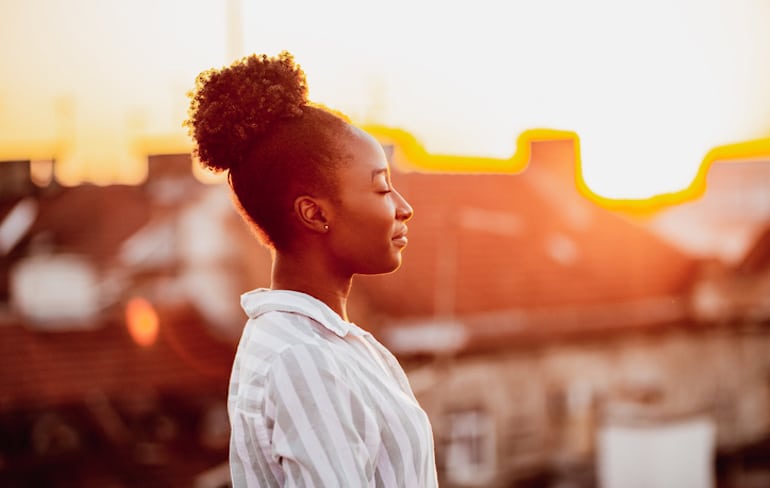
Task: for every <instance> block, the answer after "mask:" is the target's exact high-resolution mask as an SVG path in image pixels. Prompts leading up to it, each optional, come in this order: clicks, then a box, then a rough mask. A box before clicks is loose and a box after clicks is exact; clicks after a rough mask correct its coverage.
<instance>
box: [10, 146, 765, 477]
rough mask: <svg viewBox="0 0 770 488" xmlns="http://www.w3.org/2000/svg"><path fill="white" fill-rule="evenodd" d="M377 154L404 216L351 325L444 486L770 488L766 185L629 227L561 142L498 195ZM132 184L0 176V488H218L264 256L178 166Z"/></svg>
mask: <svg viewBox="0 0 770 488" xmlns="http://www.w3.org/2000/svg"><path fill="white" fill-rule="evenodd" d="M375 133H376V132H375ZM382 143H383V146H384V147H385V148H386V150H387V153H388V154H389V155H390V159H391V162H392V165H393V168H394V173H393V181H394V184H395V185H396V186H397V187H398V188H399V189H400V190H401V192H402V193H403V194H404V195H405V196H406V198H407V199H408V200H409V201H410V202H411V204H412V205H413V207H414V208H415V209H416V216H415V218H414V219H413V220H412V221H411V222H410V245H409V247H408V249H407V250H406V251H405V259H404V265H403V266H402V268H401V269H400V270H399V271H398V272H397V273H395V274H392V275H384V276H372V277H357V278H356V279H355V283H354V290H353V295H352V297H351V304H350V307H351V316H352V318H353V320H354V321H356V322H357V323H359V324H360V325H362V326H364V327H366V328H368V329H370V330H371V331H372V332H373V333H374V334H375V335H376V336H377V337H378V338H380V340H381V341H382V342H383V343H385V345H387V346H388V347H389V348H390V349H391V350H392V351H393V352H394V353H395V354H396V355H397V356H398V357H399V359H400V360H401V361H402V363H403V364H404V366H405V368H406V370H407V372H408V375H409V377H410V380H411V382H412V385H413V388H414V389H415V392H416V394H417V396H418V397H419V400H420V401H421V403H422V404H423V405H424V408H425V409H426V410H427V412H428V413H429V415H430V417H431V421H432V423H433V426H434V429H435V440H436V451H437V460H438V469H439V476H440V478H441V482H442V486H448V487H463V486H484V487H497V486H501V487H502V486H514V487H516V486H523V487H530V486H538V487H540V486H542V487H591V486H607V487H628V486H681V487H698V486H703V487H706V486H719V487H747V488H748V487H760V486H768V483H770V192H768V188H770V160H755V161H733V162H724V163H718V164H715V165H714V166H713V167H712V168H711V169H710V171H709V172H708V178H707V180H708V190H707V191H706V193H705V194H704V195H702V197H701V198H699V199H695V200H692V201H688V202H683V203H680V204H676V205H672V206H669V207H666V208H661V209H658V210H657V211H656V212H654V213H647V214H644V215H641V216H640V215H629V214H623V213H620V212H618V211H610V210H608V209H606V208H604V207H602V206H601V205H599V204H597V203H596V202H594V201H592V200H590V199H587V198H586V197H585V196H584V195H582V194H581V193H580V192H579V191H578V190H577V188H576V173H575V171H576V163H575V154H576V153H575V145H574V142H573V141H572V140H563V141H553V140H552V141H543V142H532V143H531V151H530V160H529V163H528V165H527V166H526V168H525V169H524V170H523V171H521V172H519V173H515V174H451V173H441V172H414V171H403V170H399V168H404V167H408V166H409V164H408V163H409V162H408V161H405V160H404V158H405V153H404V151H403V150H402V149H401V148H400V147H399V146H398V145H397V144H395V143H393V141H392V140H388V139H387V138H385V139H383V140H382ZM147 165H148V171H147V173H148V177H147V179H146V181H145V182H144V183H142V184H140V185H106V186H96V185H91V184H82V185H78V186H72V187H64V186H61V185H59V184H58V183H57V180H56V177H55V173H56V168H55V163H53V162H51V161H29V160H27V161H24V160H20V161H5V162H2V163H0V254H1V255H2V261H1V262H2V266H0V485H2V486H94V487H96V486H99V487H102V486H116V487H117V486H197V487H223V486H228V482H229V481H228V479H229V475H228V472H227V462H226V461H227V440H228V433H229V432H228V423H227V415H226V407H225V397H226V385H227V378H228V373H229V367H230V362H231V360H232V357H233V354H234V348H235V344H236V341H237V340H238V337H239V333H240V330H241V327H242V325H243V323H244V318H245V317H244V316H243V313H242V312H241V311H240V309H239V306H238V295H239V293H241V292H242V291H245V290H247V289H250V288H254V287H257V286H267V285H269V269H270V256H269V254H268V252H267V251H266V250H265V249H263V248H261V247H260V246H259V245H258V244H257V242H256V241H255V240H254V238H253V237H252V236H251V235H250V233H249V231H248V230H247V229H246V227H245V225H244V224H242V223H241V222H240V220H239V217H238V216H237V214H236V213H235V211H234V209H233V208H232V205H231V202H230V199H229V196H228V193H227V186H226V185H225V184H222V183H215V184H204V183H201V182H200V181H199V180H198V179H196V178H195V177H194V176H193V173H192V165H193V163H192V161H191V158H190V156H189V154H155V155H151V156H149V157H148V158H147ZM41 174H42V175H46V174H47V175H48V177H47V178H41V176H40V175H41Z"/></svg>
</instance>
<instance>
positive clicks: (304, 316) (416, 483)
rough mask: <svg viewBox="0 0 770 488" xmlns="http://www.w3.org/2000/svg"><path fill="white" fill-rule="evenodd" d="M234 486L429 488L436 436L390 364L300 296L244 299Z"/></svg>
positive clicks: (378, 347)
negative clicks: (246, 317)
mask: <svg viewBox="0 0 770 488" xmlns="http://www.w3.org/2000/svg"><path fill="white" fill-rule="evenodd" d="M241 305H242V306H243V308H244V310H245V311H246V314H247V315H248V316H249V320H248V321H247V323H246V327H245V328H244V331H243V334H242V336H241V340H240V343H239V345H238V351H237V353H236V356H235V361H234V364H233V370H232V373H231V378H230V389H229V393H228V413H229V416H230V426H231V429H232V432H231V436H230V471H231V475H232V481H233V486H234V487H236V488H237V487H263V486H264V487H281V486H303V487H366V486H371V487H410V488H411V487H428V488H430V487H435V486H437V484H438V483H437V479H436V468H435V460H434V447H433V435H432V432H431V426H430V423H429V421H428V417H427V415H426V414H425V412H424V411H423V410H422V408H420V406H419V404H418V403H417V400H416V399H415V397H414V394H413V393H412V391H411V388H410V387H409V382H408V380H407V378H406V375H405V374H404V371H403V370H402V369H401V366H400V365H399V364H398V361H396V359H395V357H393V355H392V354H391V353H390V352H389V351H388V350H387V349H386V348H385V347H384V346H382V344H380V343H379V342H377V340H376V339H375V338H374V337H373V336H372V335H371V334H369V333H368V332H366V331H364V330H363V329H361V328H359V327H358V326H356V325H355V324H352V323H350V322H345V321H344V320H342V319H341V318H340V317H339V315H337V314H336V313H334V311H332V310H331V309H330V308H329V307H328V306H326V305H325V304H324V303H323V302H320V301H319V300H317V299H315V298H313V297H311V296H309V295H306V294H304V293H299V292H294V291H287V290H266V289H258V290H254V291H251V292H248V293H245V294H244V295H243V296H242V297H241Z"/></svg>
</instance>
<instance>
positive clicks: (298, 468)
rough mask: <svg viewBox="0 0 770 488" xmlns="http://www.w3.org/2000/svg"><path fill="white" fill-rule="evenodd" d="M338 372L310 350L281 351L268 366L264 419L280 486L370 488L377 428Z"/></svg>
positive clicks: (321, 353) (325, 355) (326, 357)
mask: <svg viewBox="0 0 770 488" xmlns="http://www.w3.org/2000/svg"><path fill="white" fill-rule="evenodd" d="M342 368H343V366H342V365H340V364H339V362H338V361H337V360H336V359H335V358H334V357H333V356H332V354H331V353H330V352H329V351H328V350H324V349H322V348H321V347H318V346H316V347H313V346H310V345H300V346H293V347H291V348H289V349H287V350H285V351H283V352H282V353H281V354H280V355H279V356H278V357H277V358H276V361H275V362H274V364H273V367H272V369H271V372H270V375H269V377H268V381H267V387H266V396H265V401H266V406H265V413H266V417H267V419H268V427H269V428H270V427H271V434H270V436H271V442H272V449H273V455H274V456H275V459H276V460H277V461H278V463H279V464H280V466H281V468H282V470H283V473H284V476H285V478H284V483H285V486H303V487H309V486H324V487H335V486H340V487H342V486H346V487H348V486H361V487H365V486H374V472H375V467H376V454H377V449H378V443H379V435H378V429H377V424H376V422H375V420H374V417H373V414H372V412H371V409H367V408H366V407H365V405H364V402H362V401H361V398H360V389H358V388H356V387H355V386H351V385H348V384H347V382H346V381H345V379H344V371H343V369H342ZM271 424H272V425H271Z"/></svg>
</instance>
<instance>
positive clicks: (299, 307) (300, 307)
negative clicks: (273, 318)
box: [241, 288, 366, 337]
mask: <svg viewBox="0 0 770 488" xmlns="http://www.w3.org/2000/svg"><path fill="white" fill-rule="evenodd" d="M241 307H242V308H243V311H244V312H246V315H248V316H249V318H252V319H255V318H257V317H259V316H260V315H262V314H264V313H267V312H288V313H296V314H299V315H304V316H306V317H309V318H311V319H313V320H315V321H316V322H318V323H320V324H321V325H323V326H324V327H325V328H327V329H328V330H330V331H331V332H334V333H335V334H337V335H338V336H340V337H345V336H346V335H347V334H348V333H351V334H353V335H364V334H365V333H366V332H365V331H364V330H363V329H361V328H360V327H358V326H357V325H356V324H354V323H352V322H347V321H345V320H343V319H342V317H340V316H339V314H337V312H335V311H334V310H332V309H331V308H329V306H328V305H326V304H325V303H324V302H322V301H321V300H318V299H317V298H315V297H312V296H310V295H308V294H307V293H302V292H299V291H294V290H270V289H268V288H257V289H255V290H251V291H247V292H246V293H244V294H243V295H241Z"/></svg>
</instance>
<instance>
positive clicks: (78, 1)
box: [0, 0, 770, 198]
mask: <svg viewBox="0 0 770 488" xmlns="http://www.w3.org/2000/svg"><path fill="white" fill-rule="evenodd" d="M228 11H229V12H230V13H231V14H235V16H236V17H237V20H238V21H237V22H230V23H229V24H228V20H227V19H228ZM238 14H239V15H238ZM228 25H229V26H230V28H229V29H228ZM228 39H229V41H228ZM284 49H286V50H289V51H290V52H292V53H293V54H294V55H295V58H296V60H297V61H298V62H299V63H300V64H301V65H302V67H303V68H304V69H305V71H306V73H307V76H308V82H309V85H310V96H311V98H312V99H313V100H315V101H318V102H321V103H324V104H326V105H329V106H332V107H335V108H338V109H340V110H342V111H344V112H347V113H348V114H349V115H350V116H351V117H352V118H353V119H354V121H356V122H359V123H377V124H384V125H389V126H395V127H399V128H402V129H405V130H407V131H409V132H411V133H412V134H414V136H415V137H416V138H417V139H418V140H419V141H420V142H421V143H422V144H424V145H425V147H426V148H427V149H428V150H429V151H431V152H437V153H445V154H456V155H478V156H495V157H500V158H508V157H511V155H512V154H513V151H514V141H515V139H516V137H517V136H518V135H519V134H520V133H521V132H522V131H524V130H527V129H532V128H552V129H561V130H569V131H575V132H577V134H578V135H579V137H580V142H581V150H582V161H583V170H584V178H585V181H586V183H587V184H588V185H589V187H590V188H591V189H592V190H593V191H594V192H596V193H598V194H600V195H603V196H606V197H610V198H644V197H648V196H651V195H653V194H656V193H660V192H671V191H676V190H678V189H681V188H683V187H685V186H687V185H688V184H689V183H690V181H691V180H692V178H693V176H694V175H695V173H696V171H697V169H698V167H699V165H700V164H701V162H702V161H703V158H704V156H705V154H706V153H707V152H708V151H709V150H710V149H712V148H713V147H715V146H719V145H724V144H728V143H735V142H742V141H749V140H755V139H760V138H767V137H770V88H768V87H770V2H768V1H767V0H644V1H641V0H638V1H634V2H632V1H617V0H615V1H612V0H583V1H580V2H575V1H573V0H519V1H510V2H509V1H489V0H474V1H472V2H471V1H465V2H455V1H452V0H430V1H420V0H389V1H387V2H386V1H380V2H368V1H365V0H327V1H318V0H298V1H293V2H291V1H277V0H272V1H255V0H240V1H239V0H219V1H215V0H210V1H194V0H187V1H184V0H176V1H167V0H132V1H125V0H123V1H117V0H0V66H2V70H3V74H2V81H0V160H3V159H51V158H55V159H57V161H58V162H59V163H60V168H59V170H58V176H59V178H60V179H61V180H62V181H63V182H64V183H65V184H73V183H76V182H78V181H81V180H86V181H94V182H97V183H108V182H137V181H140V180H141V178H142V177H143V174H142V165H141V161H142V160H143V157H144V155H145V153H146V152H147V151H151V152H152V151H176V152H181V151H187V150H189V149H190V147H191V145H190V142H189V140H188V139H187V136H186V133H185V130H184V129H183V128H182V127H181V122H182V120H183V119H184V118H185V116H186V109H187V98H186V96H185V92H186V91H187V90H189V89H190V88H192V86H193V83H194V79H195V76H196V75H197V74H198V72H200V71H202V70H204V69H207V68H210V67H219V66H222V65H224V64H228V63H229V62H230V61H232V60H233V59H235V58H236V57H238V56H239V55H244V54H248V53H251V52H258V53H263V52H264V53H267V54H271V55H272V54H277V53H278V52H279V51H281V50H284Z"/></svg>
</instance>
